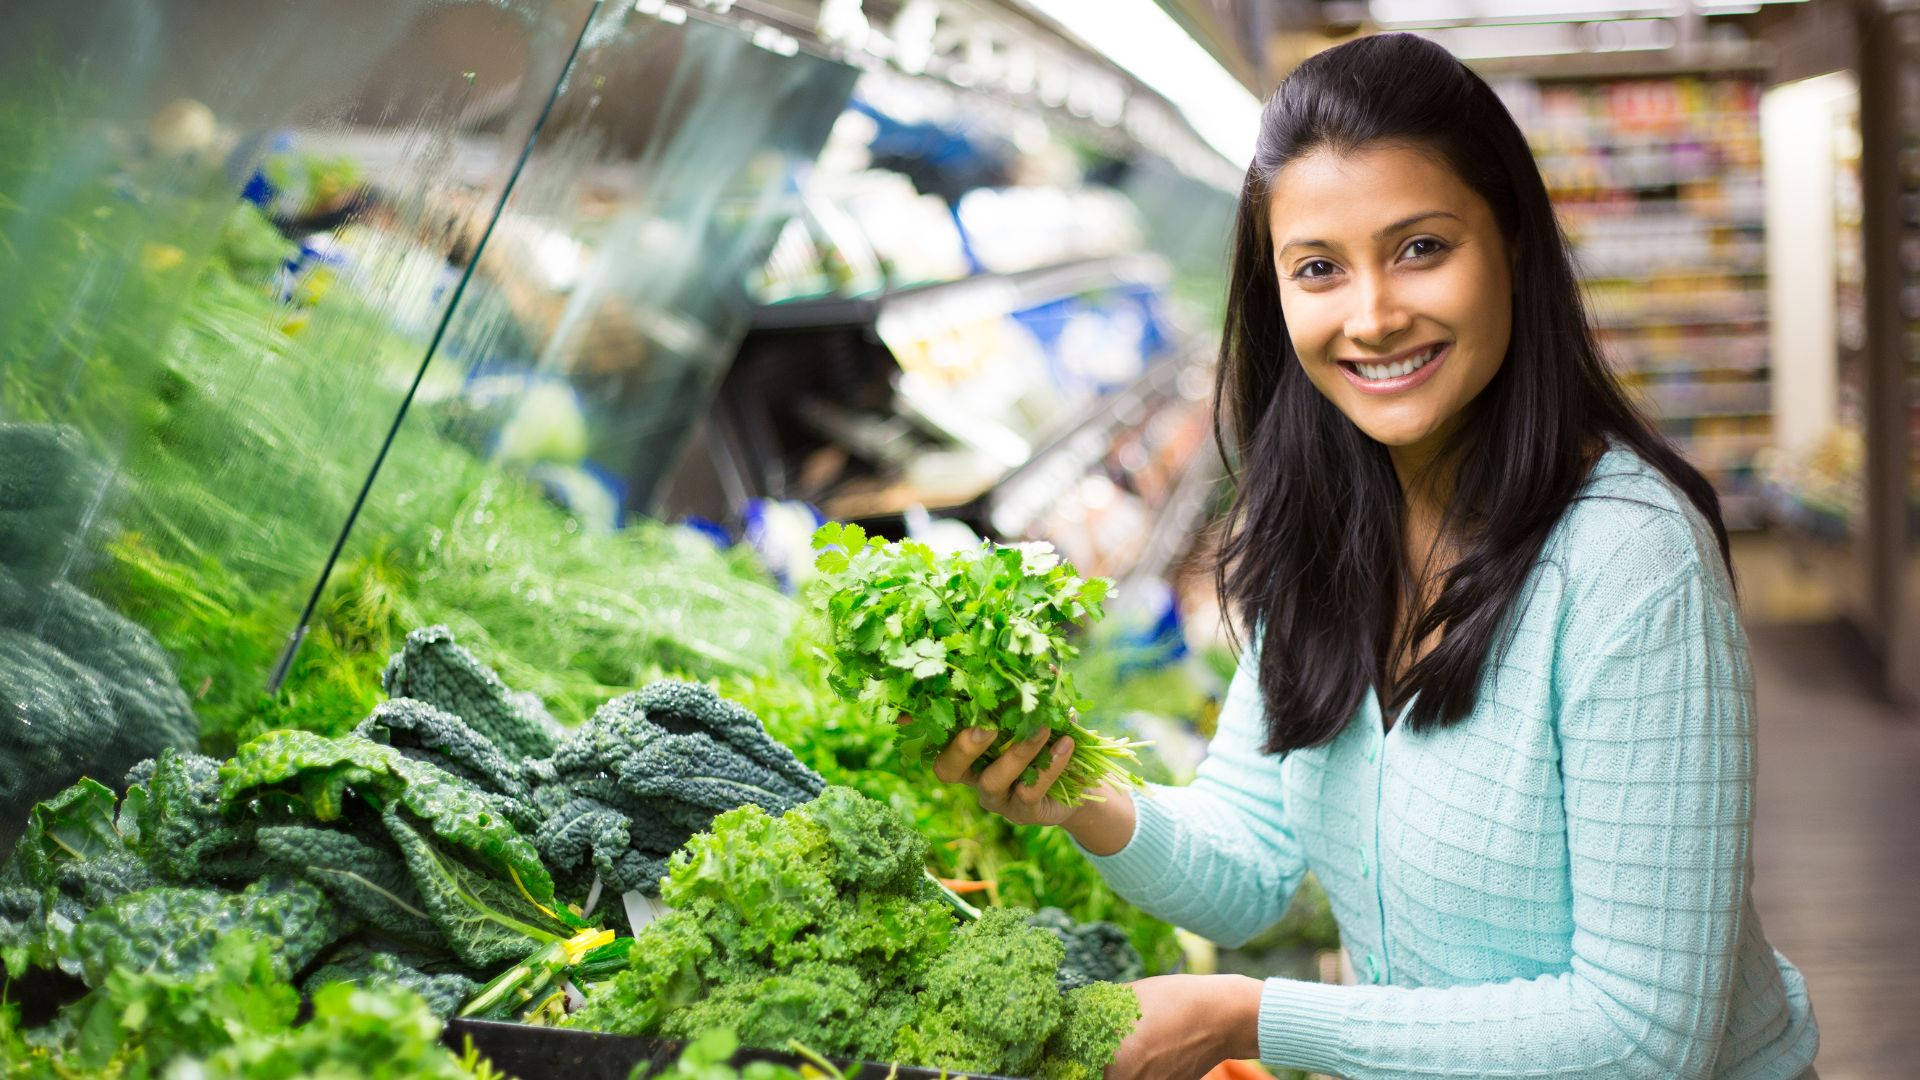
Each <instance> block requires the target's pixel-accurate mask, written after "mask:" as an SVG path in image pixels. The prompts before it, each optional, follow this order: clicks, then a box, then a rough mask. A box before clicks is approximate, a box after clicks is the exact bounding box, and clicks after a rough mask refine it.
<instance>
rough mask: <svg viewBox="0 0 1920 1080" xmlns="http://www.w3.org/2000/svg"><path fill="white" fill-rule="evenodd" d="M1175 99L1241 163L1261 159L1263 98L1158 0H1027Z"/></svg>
mask: <svg viewBox="0 0 1920 1080" xmlns="http://www.w3.org/2000/svg"><path fill="white" fill-rule="evenodd" d="M1021 2H1022V3H1024V4H1025V5H1026V6H1027V7H1029V8H1031V9H1032V10H1034V11H1036V12H1038V13H1040V14H1041V15H1043V16H1045V17H1047V18H1049V19H1052V20H1053V21H1054V22H1056V23H1059V24H1060V25H1061V26H1062V27H1064V28H1065V29H1066V31H1067V32H1068V33H1070V34H1072V35H1073V36H1075V37H1077V38H1079V39H1080V40H1081V41H1084V42H1086V44H1087V45H1088V47H1090V48H1092V49H1094V50H1096V51H1097V52H1099V53H1101V54H1102V55H1104V56H1105V57H1107V59H1109V60H1112V61H1113V62H1114V63H1116V64H1118V65H1120V67H1121V68H1123V69H1125V70H1126V71H1127V72H1128V73H1129V74H1131V75H1132V76H1133V77H1134V78H1136V79H1139V80H1140V81H1141V82H1143V83H1145V84H1147V85H1148V86H1150V87H1152V88H1153V90H1154V92H1156V93H1158V94H1159V95H1160V96H1161V97H1164V98H1166V99H1167V100H1168V101H1170V102H1172V103H1173V105H1174V107H1175V108H1177V109H1179V110H1180V112H1181V114H1182V115H1184V116H1185V117H1186V118H1187V122H1188V123H1189V124H1192V125H1193V129H1194V131H1196V132H1198V133H1199V135H1200V137H1201V138H1202V139H1205V140H1206V141H1207V144H1208V145H1209V146H1212V147H1213V148H1214V149H1215V150H1217V151H1219V152H1220V153H1221V154H1222V155H1224V156H1225V157H1226V159H1227V160H1228V161H1230V162H1232V163H1233V164H1234V165H1235V166H1243V165H1245V164H1246V163H1247V162H1248V161H1251V160H1252V159H1253V142H1254V137H1255V136H1256V135H1257V134H1258V131H1259V126H1260V99H1259V98H1257V97H1255V96H1254V95H1253V93H1252V92H1251V91H1249V90H1248V89H1247V88H1246V87H1245V86H1242V85H1241V84H1240V80H1238V79H1236V78H1234V77H1233V76H1232V75H1231V74H1229V73H1228V71H1227V69H1226V68H1223V67H1221V66H1220V62H1219V61H1218V60H1215V59H1214V58H1213V56H1212V54H1210V53H1208V52H1207V50H1206V49H1204V48H1202V47H1201V46H1200V43H1199V42H1197V41H1195V40H1193V38H1192V37H1190V36H1188V34H1187V32H1186V31H1185V30H1183V29H1181V28H1180V24H1179V23H1176V22H1174V21H1173V18H1172V16H1170V15H1168V14H1167V13H1166V12H1165V11H1162V10H1161V9H1160V6H1159V5H1158V4H1156V3H1154V2H1153V0H1021Z"/></svg>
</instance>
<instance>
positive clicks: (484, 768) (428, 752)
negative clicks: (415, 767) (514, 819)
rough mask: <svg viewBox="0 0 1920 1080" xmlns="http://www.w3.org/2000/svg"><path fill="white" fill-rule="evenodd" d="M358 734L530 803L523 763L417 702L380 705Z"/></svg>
mask: <svg viewBox="0 0 1920 1080" xmlns="http://www.w3.org/2000/svg"><path fill="white" fill-rule="evenodd" d="M353 733H354V734H355V735H358V736H360V737H361V738H364V739H371V740H372V741H374V742H377V743H385V744H386V745H388V746H391V747H393V748H394V749H396V750H399V751H400V752H401V753H402V754H405V755H406V756H407V757H410V758H412V759H414V760H415V761H425V762H427V763H429V764H431V765H437V766H439V767H440V768H441V769H443V770H445V771H447V772H449V773H452V774H453V775H454V776H457V777H459V778H460V779H462V780H465V781H466V782H467V783H469V784H472V785H474V786H475V787H478V788H482V789H485V790H487V791H491V792H493V793H494V794H496V795H500V796H502V797H505V798H508V799H512V800H514V801H515V802H516V803H521V804H524V803H526V802H527V801H528V800H530V799H531V798H532V794H533V793H532V791H531V789H530V788H528V786H527V781H526V778H525V776H524V775H523V762H522V761H520V760H516V759H513V758H510V757H508V756H507V755H506V754H503V753H501V751H500V748H499V747H498V746H496V745H494V743H493V741H492V740H490V739H488V738H487V737H486V736H485V735H482V734H480V733H479V732H478V731H476V730H474V729H473V728H472V727H471V726H469V725H468V724H467V722H466V721H465V720H462V719H461V718H460V717H458V716H455V715H454V714H452V713H450V712H446V711H444V710H442V709H439V708H436V707H434V706H432V705H429V704H427V703H426V702H424V701H418V700H416V699H414V698H394V699H393V700H392V701H387V702H382V703H381V704H380V705H378V706H376V707H375V708H374V710H373V714H372V715H371V716H368V717H367V718H366V719H365V720H362V721H360V725H359V726H358V727H356V728H354V729H353Z"/></svg>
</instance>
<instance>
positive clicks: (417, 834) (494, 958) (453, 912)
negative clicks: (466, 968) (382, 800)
mask: <svg viewBox="0 0 1920 1080" xmlns="http://www.w3.org/2000/svg"><path fill="white" fill-rule="evenodd" d="M386 823H387V829H388V831H389V832H390V833H392V835H393V839H394V842H395V843H397V844H398V845H399V847H400V852H401V854H402V855H403V856H404V857H405V858H406V861H407V869H408V871H409V872H411V874H412V875H413V880H414V884H415V885H416V886H417V887H418V889H419V890H420V896H421V899H422V900H423V901H424V902H425V905H426V909H427V912H428V914H429V915H430V916H431V917H432V919H433V921H434V924H435V925H436V926H438V927H439V928H440V933H441V934H442V936H443V937H444V938H445V940H446V943H447V945H448V946H449V947H450V948H452V950H453V951H454V953H456V954H457V955H458V956H459V957H460V959H462V960H464V961H465V962H466V963H467V964H468V965H470V966H472V967H475V968H483V969H484V968H492V967H498V966H499V965H501V964H508V963H512V962H513V961H515V960H519V959H521V958H522V957H524V956H526V955H527V954H528V953H529V952H531V951H533V950H534V949H537V948H539V947H541V946H543V945H551V944H554V943H556V942H562V941H565V940H567V939H568V938H570V937H572V936H573V934H574V928H573V927H570V926H568V925H567V923H566V922H565V921H564V920H563V919H562V918H561V917H560V916H559V915H558V913H556V912H555V911H554V910H552V909H551V908H549V907H547V906H545V904H544V903H542V902H541V901H537V900H535V899H534V898H533V896H532V895H530V894H529V893H528V892H527V891H526V890H525V889H523V888H520V887H519V886H518V884H517V883H513V882H511V881H509V880H503V879H502V878H501V877H499V876H497V872H495V871H492V870H483V869H481V868H479V867H476V866H473V865H471V864H469V863H467V862H465V861H464V860H463V859H461V858H460V857H459V856H458V855H456V854H454V853H453V852H450V851H447V850H445V849H443V848H442V847H441V846H439V845H438V844H436V843H434V842H433V841H432V840H430V839H429V838H428V836H427V835H426V834H425V833H423V832H422V831H421V830H420V829H418V828H416V827H415V826H414V825H413V824H412V823H411V822H409V821H408V820H407V815H405V814H403V813H402V812H400V810H399V809H398V808H393V809H389V810H388V811H387V813H386ZM551 899H552V897H551V895H549V896H548V897H547V901H548V902H550V901H551Z"/></svg>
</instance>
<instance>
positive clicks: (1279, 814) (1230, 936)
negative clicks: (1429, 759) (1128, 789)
mask: <svg viewBox="0 0 1920 1080" xmlns="http://www.w3.org/2000/svg"><path fill="white" fill-rule="evenodd" d="M1265 736H1266V720H1265V709H1264V707H1263V706H1262V704H1261V698H1260V680H1259V653H1258V651H1257V648H1255V647H1250V648H1248V649H1247V650H1246V652H1245V653H1243V654H1242V656H1241V660H1240V666H1239V668H1238V669H1237V670H1236V671H1235V673H1234V676H1233V680H1232V682H1231V683H1230V684H1229V686H1228V688H1227V698H1226V701H1225V702H1224V703H1223V704H1222V706H1221V710H1220V720H1219V726H1218V728H1217V729H1216V730H1215V732H1214V737H1213V741H1212V742H1211V743H1209V744H1208V747H1207V756H1206V758H1205V759H1204V760H1202V761H1201V763H1200V766H1199V769H1198V770H1197V772H1196V775H1195V777H1194V780H1193V782H1192V783H1191V784H1187V785H1185V786H1181V787H1169V786H1165V785H1159V784H1150V785H1148V786H1147V787H1146V788H1145V789H1143V790H1142V791H1141V792H1139V793H1137V794H1136V796H1135V798H1134V807H1135V822H1134V831H1133V837H1132V839H1131V840H1129V841H1128V842H1127V846H1126V847H1124V848H1122V849H1120V850H1119V851H1118V852H1116V853H1114V854H1112V855H1108V856H1099V855H1093V854H1091V853H1088V858H1089V859H1091V860H1092V862H1093V864H1094V866H1095V867H1096V868H1098V869H1099V871H1100V874H1101V876H1102V877H1104V878H1105V879H1106V881H1107V884H1108V885H1110V886H1111V887H1112V888H1113V891H1114V892H1116V893H1119V894H1120V895H1121V896H1123V897H1125V898H1126V899H1128V900H1130V901H1132V902H1133V903H1134V904H1136V905H1138V906H1139V907H1140V908H1142V909H1144V910H1146V911H1147V912H1149V913H1151V914H1153V915H1154V916H1156V917H1158V918H1161V919H1165V920H1166V921H1168V922H1170V923H1173V924H1174V925H1176V926H1181V927H1184V928H1186V929H1188V930H1191V931H1193V932H1194V933H1196V934H1199V935H1201V936H1202V937H1206V938H1210V939H1212V940H1214V941H1217V942H1220V943H1221V944H1223V945H1238V944H1240V943H1241V942H1244V941H1246V940H1247V939H1248V938H1250V937H1252V936H1253V935H1255V934H1257V933H1259V932H1260V931H1262V930H1265V929H1266V928H1267V927H1269V926H1272V925H1273V924H1274V923H1275V922H1277V921H1278V920H1279V918H1280V916H1281V915H1283V914H1285V913H1286V910H1287V905H1288V903H1290V902H1291V901H1292V899H1293V893H1294V890H1295V889H1297V888H1298V887H1299V885H1300V879H1301V878H1302V877H1303V876H1304V875H1305V873H1306V859H1305V857H1304V855H1303V854H1302V853H1301V850H1300V845H1299V843H1298V842H1297V841H1296V840H1295V839H1294V835H1293V832H1292V830H1291V829H1290V828H1289V826H1288V824H1287V815H1286V806H1285V804H1284V798H1283V793H1282V789H1281V776H1280V766H1281V761H1280V758H1279V757H1277V756H1275V755H1271V754H1268V753H1266V752H1265V751H1264V750H1262V749H1261V746H1262V744H1263V743H1264V742H1265V741H1266V738H1265ZM1082 850H1084V849H1082Z"/></svg>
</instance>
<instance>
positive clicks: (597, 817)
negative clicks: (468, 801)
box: [534, 682, 823, 895]
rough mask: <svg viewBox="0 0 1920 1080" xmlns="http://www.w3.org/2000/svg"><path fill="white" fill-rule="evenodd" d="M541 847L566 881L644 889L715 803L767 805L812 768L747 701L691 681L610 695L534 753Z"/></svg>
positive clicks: (788, 796)
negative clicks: (548, 754) (546, 750)
mask: <svg viewBox="0 0 1920 1080" xmlns="http://www.w3.org/2000/svg"><path fill="white" fill-rule="evenodd" d="M539 772H540V774H541V776H542V778H543V782H542V785H541V787H540V789H539V791H538V792H537V794H536V801H538V802H539V803H540V804H541V805H542V807H543V808H544V812H545V815H546V817H545V821H544V822H543V823H542V824H541V826H540V828H539V829H538V830H536V832H535V834H534V835H535V840H536V843H538V844H539V846H540V851H541V854H542V855H543V856H544V857H545V858H546V861H547V863H548V864H549V865H550V866H552V867H553V869H554V872H555V873H557V874H559V875H560V876H561V879H562V880H563V881H565V882H568V883H569V884H570V886H572V887H573V888H576V889H578V888H581V887H584V884H585V882H586V881H587V880H589V879H590V878H591V876H592V875H593V874H596V873H597V874H599V876H600V879H601V883H602V884H603V885H604V886H607V887H611V888H614V889H617V890H619V891H622V892H624V891H627V890H629V889H633V890H638V891H640V892H642V893H645V894H648V895H652V894H654V893H655V892H657V891H658V888H659V884H658V882H659V877H660V874H661V871H662V869H663V865H664V860H665V859H666V857H667V856H668V855H670V854H671V853H672V852H673V851H674V850H675V849H677V848H679V847H680V845H681V844H683V843H685V842H686V839H687V837H689V836H691V835H693V834H694V833H696V832H698V831H700V830H701V829H704V828H706V827H707V826H708V825H709V824H710V823H711V822H712V821H713V819H714V816H715V815H717V814H721V813H724V812H726V811H728V810H732V809H734V808H735V807H738V806H743V805H753V806H759V807H762V808H763V809H766V810H768V811H769V812H772V813H776V814H777V813H781V812H783V811H785V810H786V809H788V808H789V807H792V806H796V805H798V804H800V803H803V802H805V801H807V800H808V799H810V798H813V797H814V796H815V795H817V794H818V793H819V792H820V789H821V787H822V785H823V782H822V781H821V779H820V777H819V776H818V774H816V773H814V772H813V771H812V770H811V769H808V768H807V767H806V766H804V765H801V764H800V763H799V761H798V760H797V759H796V758H795V757H794V756H793V753H792V752H791V751H789V750H788V749H786V747H784V746H781V745H780V744H779V743H776V742H774V741H773V740H772V739H771V738H769V737H768V736H767V734H766V731H765V729H764V728H762V727H761V726H760V721H759V720H758V719H756V718H755V717H754V715H753V714H752V713H750V712H747V711H746V710H745V709H742V708H740V707H739V706H738V705H735V704H733V703H732V702H729V701H727V700H725V699H724V698H721V697H720V696H719V695H718V694H715V693H714V692H713V691H711V690H709V689H707V688H705V687H702V686H697V685H694V684H692V683H673V682H665V683H655V684H653V685H652V686H649V687H647V688H646V689H644V690H641V691H639V692H637V693H632V694H627V695H625V696H624V697H619V698H615V699H614V700H612V701H609V702H607V703H606V704H605V705H603V706H601V707H600V709H599V710H598V711H597V712H595V713H594V715H593V718H592V719H590V720H588V721H587V722H586V723H585V724H583V725H581V727H580V728H579V729H578V730H577V731H575V732H574V733H573V734H572V735H570V736H569V737H568V738H567V739H566V741H565V742H563V743H561V744H560V746H559V748H558V749H556V750H555V751H554V754H553V757H552V758H550V759H549V760H548V761H547V762H545V763H541V766H540V769H539Z"/></svg>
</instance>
